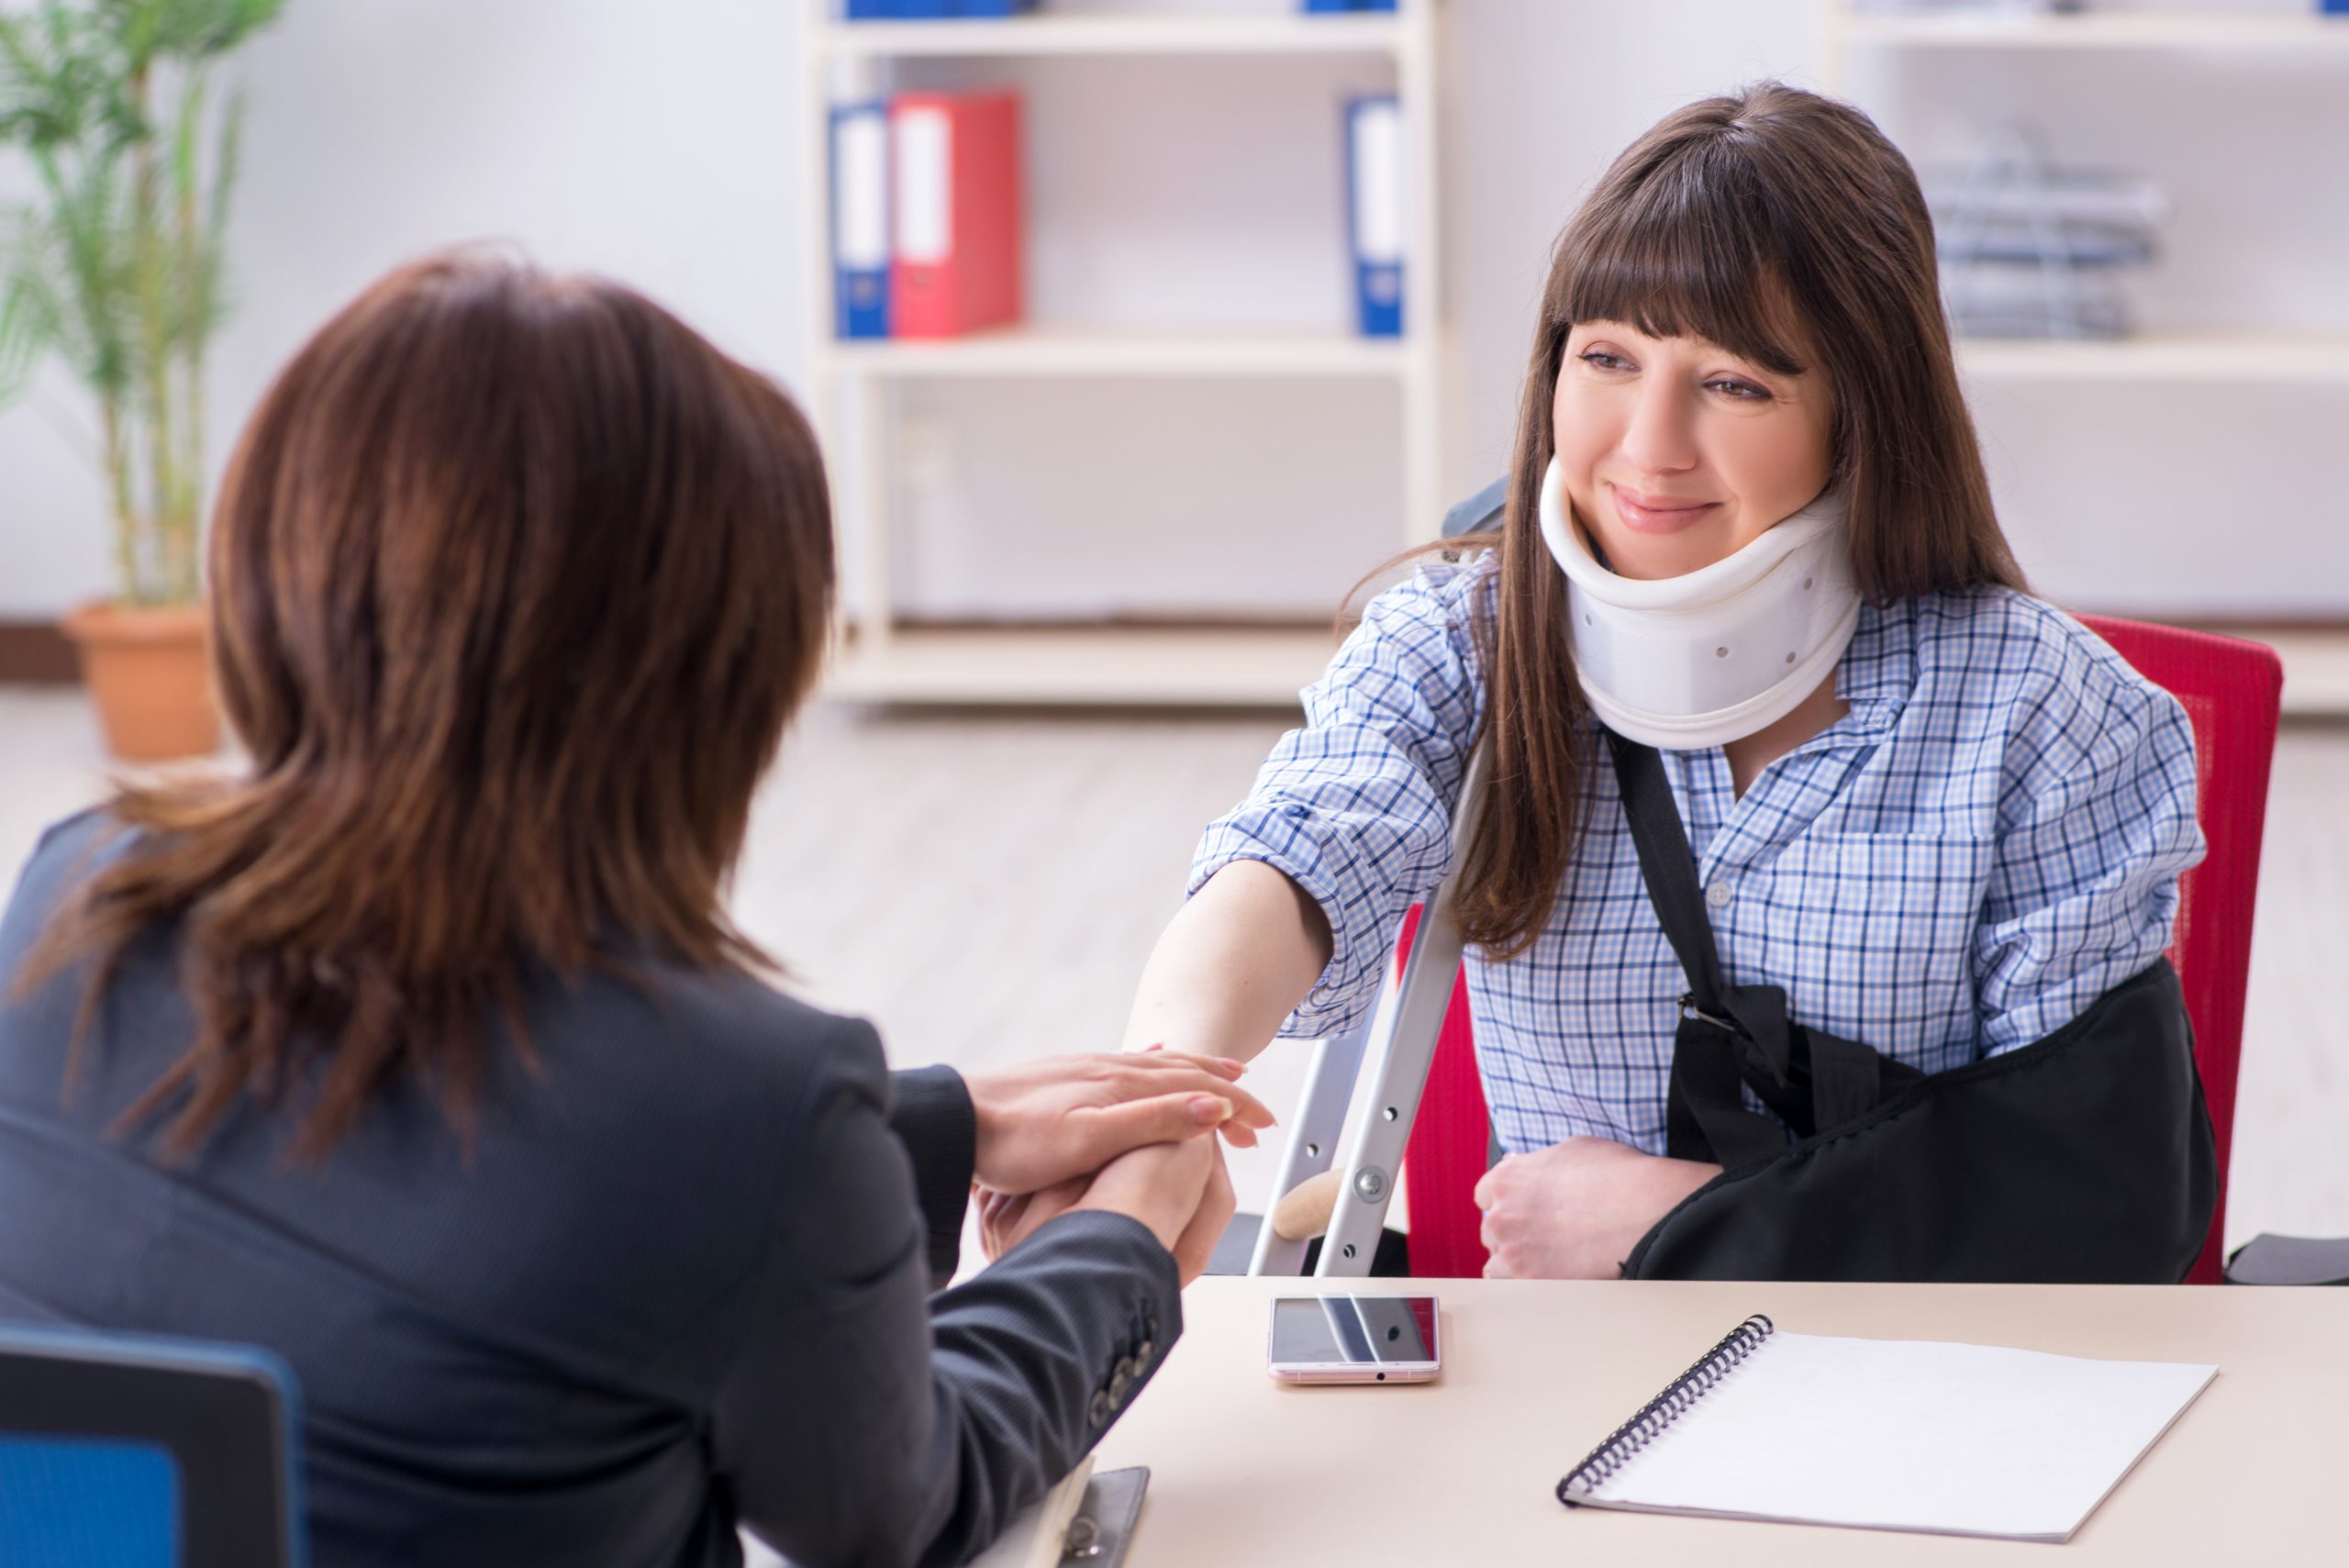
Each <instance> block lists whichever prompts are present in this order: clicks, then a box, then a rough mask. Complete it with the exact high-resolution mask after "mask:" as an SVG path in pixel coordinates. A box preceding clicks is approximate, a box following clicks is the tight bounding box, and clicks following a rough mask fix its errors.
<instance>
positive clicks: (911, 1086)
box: [889, 1067, 979, 1290]
mask: <svg viewBox="0 0 2349 1568" xmlns="http://www.w3.org/2000/svg"><path fill="white" fill-rule="evenodd" d="M889 1130H890V1131H891V1132H894V1133H896V1135H897V1141H898V1142H899V1143H902V1144H904V1145H905V1146H906V1154H907V1157H908V1158H909V1159H911V1160H912V1161H913V1162H914V1196H915V1197H916V1198H917V1199H918V1200H919V1202H920V1204H921V1217H922V1225H923V1228H924V1230H925V1231H926V1233H927V1235H928V1237H929V1241H928V1249H929V1257H930V1289H932V1290H942V1289H944V1288H945V1286H946V1282H947V1281H948V1280H951V1279H952V1278H953V1277H954V1269H955V1266H956V1265H957V1264H958V1263H959V1262H962V1256H963V1214H964V1213H965V1212H966V1211H967V1210H968V1209H969V1208H970V1207H971V1173H972V1171H973V1170H974V1168H975V1167H976V1165H977V1163H978V1151H979V1118H978V1113H977V1112H976V1111H975V1110H974V1108H973V1107H972V1105H971V1091H970V1089H969V1087H968V1086H966V1085H965V1084H963V1075H962V1074H961V1073H957V1072H955V1071H954V1069H952V1067H917V1068H912V1069H909V1070H908V1071H906V1072H903V1073H890V1074H889Z"/></svg>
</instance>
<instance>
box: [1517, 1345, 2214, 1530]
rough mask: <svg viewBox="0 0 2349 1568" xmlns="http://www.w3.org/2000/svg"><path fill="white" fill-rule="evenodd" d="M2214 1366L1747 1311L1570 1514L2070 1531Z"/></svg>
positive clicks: (1571, 1489) (1602, 1449)
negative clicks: (1889, 1334) (1862, 1330)
mask: <svg viewBox="0 0 2349 1568" xmlns="http://www.w3.org/2000/svg"><path fill="white" fill-rule="evenodd" d="M2218 1371H2219V1369H2218V1368H2217V1367H2215V1366H2190V1365H2186V1364H2183V1363H2180V1362H2122V1361H2089V1360H2086V1359H2083V1358H2081V1357H2078V1356H2057V1355H2048V1354H2046V1353H2044V1352H2043V1351H2018V1350H2009V1349H2007V1348H2005V1347H2003V1346H1998V1345H1963V1344H1945V1343H1938V1342H1929V1341H1923V1340H1843V1339H1830V1338H1825V1337H1821V1336H1819V1335H1812V1334H1787V1333H1781V1332H1779V1331H1778V1330H1777V1329H1776V1327H1775V1326H1774V1325H1773V1324H1772V1323H1771V1321H1770V1319H1769V1318H1764V1317H1760V1316H1755V1317H1753V1318H1747V1319H1746V1320H1745V1321H1744V1322H1743V1323H1742V1324H1740V1325H1739V1326H1738V1327H1737V1329H1735V1330H1734V1331H1732V1332H1731V1334H1730V1335H1729V1337H1728V1338H1727V1339H1724V1340H1721V1342H1720V1344H1718V1345H1716V1346H1714V1347H1713V1349H1712V1350H1711V1351H1709V1352H1708V1353H1707V1354H1706V1355H1705V1356H1704V1358H1703V1359H1702V1360H1700V1361H1698V1362H1697V1364H1696V1365H1694V1366H1692V1367H1690V1368H1689V1369H1688V1370H1687V1372H1685V1373H1682V1374H1681V1375H1680V1376H1679V1377H1677V1378H1675V1379H1674V1380H1673V1382H1672V1383H1671V1385H1669V1386H1668V1387H1666V1388H1665V1389H1664V1391H1663V1392H1662V1393H1661V1394H1658V1395H1657V1396H1655V1397H1654V1398H1653V1399H1652V1400H1650V1401H1649V1402H1648V1403H1647V1405H1646V1406H1644V1407H1642V1409H1641V1410H1640V1412H1639V1413H1638V1414H1637V1415H1635V1416H1633V1417H1632V1418H1631V1419H1630V1420H1628V1421H1626V1422H1624V1423H1623V1425H1622V1426H1620V1427H1619V1428H1617V1429H1616V1430H1615V1433H1614V1435H1613V1436H1611V1437H1609V1439H1608V1440H1606V1441H1605V1442H1603V1443H1601V1444H1599V1445H1598V1448H1597V1449H1596V1450H1594V1451H1592V1452H1591V1454H1590V1457H1589V1458H1587V1459H1586V1460H1584V1461H1583V1462H1581V1463H1580V1464H1578V1465H1576V1466H1575V1468H1574V1469H1573V1470H1572V1471H1571V1472H1570V1473H1568V1474H1567V1475H1566V1477H1565V1479H1564V1480H1562V1481H1560V1482H1559V1483H1558V1500H1559V1501H1560V1502H1562V1503H1564V1504H1565V1505H1566V1506H1567V1507H1598V1508H1628V1509H1631V1510H1633V1511H1635V1512H1640V1513H1653V1514H1698V1515H1702V1516H1705V1517H1707V1518H1736V1519H1769V1520H1776V1521H1779V1522H1784V1523H1791V1524H1821V1525H1846V1526H1852V1527H1855V1528H1859V1529H1897V1530H1921V1531H1927V1532H1931V1533H1934V1534H1943V1535H1978V1536H1998V1537H2005V1538H2009V1539H2012V1540H2047V1541H2062V1540H2070V1539H2071V1538H2072V1534H2073V1532H2074V1531H2076V1530H2077V1529H2079V1528H2080V1526H2081V1525H2082V1524H2083V1523H2085V1522H2086V1521H2087V1517H2088V1516H2089V1515H2090V1514H2092V1513H2094V1512H2095V1511H2096V1508H2097V1505H2098V1504H2099V1503H2101V1502H2103V1501H2104V1499H2105V1497H2106V1496H2109V1495H2110V1493H2111V1491H2112V1489H2113V1487H2115V1486H2116V1485H2120V1483H2121V1477H2122V1476H2124V1475H2126V1474H2128V1473H2129V1471H2130V1469H2131V1467H2132V1466H2133V1465H2134V1464H2135V1463H2136V1462H2138V1460H2140V1459H2142V1458H2143V1457H2144V1455H2145V1453H2146V1452H2147V1451H2149V1450H2151V1449H2152V1447H2153V1446H2154V1443H2155V1442H2156V1441H2158V1440H2160V1438H2161V1435H2162V1434H2163V1433H2164V1432H2165V1431H2167V1430H2168V1429H2170V1426H2171V1425H2172V1423H2174V1422H2175V1421H2176V1419H2177V1418H2178V1417H2179V1416H2180V1415H2181V1414H2183V1413H2184V1412H2185V1410H2186V1407H2188V1405H2191V1404H2193V1403H2194V1400H2195V1397H2196V1396H2198V1395H2199V1394H2200V1393H2201V1392H2202V1390H2203V1389H2205V1388H2206V1387H2208V1386H2210V1380H2211V1378H2213V1377H2215V1376H2217V1375H2218Z"/></svg>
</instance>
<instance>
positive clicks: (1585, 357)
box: [1575, 349, 1625, 371]
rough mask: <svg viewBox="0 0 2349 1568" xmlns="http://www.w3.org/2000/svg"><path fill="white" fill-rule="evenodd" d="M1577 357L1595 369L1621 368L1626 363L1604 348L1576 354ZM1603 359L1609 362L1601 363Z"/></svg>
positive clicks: (1609, 369)
mask: <svg viewBox="0 0 2349 1568" xmlns="http://www.w3.org/2000/svg"><path fill="white" fill-rule="evenodd" d="M1575 358H1577V359H1579V360H1581V361H1582V362H1583V363H1585V364H1586V365H1589V366H1591V367H1593V368H1594V369H1597V370H1603V371H1611V370H1620V369H1621V368H1622V367H1623V365H1624V363H1625V361H1623V360H1622V359H1620V358H1619V357H1618V356H1616V355H1614V354H1610V353H1609V352H1608V351H1607V350H1604V349H1593V350H1590V351H1589V352H1587V353H1584V354H1578V355H1576V356H1575ZM1601 360H1604V361H1607V362H1606V363H1605V364H1600V363H1599V361H1601Z"/></svg>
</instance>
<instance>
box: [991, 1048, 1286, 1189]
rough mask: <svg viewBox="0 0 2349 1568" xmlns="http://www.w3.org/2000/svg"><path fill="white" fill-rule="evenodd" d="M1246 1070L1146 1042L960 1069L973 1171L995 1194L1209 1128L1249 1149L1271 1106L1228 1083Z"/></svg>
mask: <svg viewBox="0 0 2349 1568" xmlns="http://www.w3.org/2000/svg"><path fill="white" fill-rule="evenodd" d="M1246 1071H1247V1068H1246V1067H1245V1066H1244V1065H1243V1064H1242V1063H1241V1062H1230V1061H1225V1060H1222V1059H1219V1058H1217V1057H1212V1056H1186V1055H1185V1054H1183V1053H1182V1052H1180V1051H1146V1052H1134V1053H1130V1054H1121V1055H1114V1056H1113V1055H1099V1056H1048V1057H1044V1058H1041V1059H1040V1060H1038V1061H1034V1062H1019V1063H1018V1064H1017V1065H1014V1066H1010V1067H1002V1068H996V1069H994V1070H993V1071H990V1072H985V1073H965V1074H964V1075H963V1083H964V1084H966V1085H967V1086H968V1087H969V1089H970V1091H971V1106H972V1108H973V1109H974V1111H976V1112H977V1114H978V1160H977V1164H976V1169H975V1171H974V1175H975V1177H976V1179H977V1181H978V1184H980V1185H981V1186H983V1187H990V1188H993V1189H994V1190H995V1191H996V1192H998V1193H1011V1194H1015V1195H1017V1194H1024V1193H1035V1192H1041V1191H1042V1190H1043V1189H1044V1188H1046V1187H1050V1186H1053V1185H1055V1184H1059V1183H1063V1182H1067V1181H1070V1180H1073V1179H1074V1178H1078V1177H1083V1176H1088V1175H1090V1174H1091V1173H1094V1172H1096V1171H1098V1170H1100V1169H1101V1168H1102V1167H1103V1166H1105V1165H1107V1164H1108V1163H1109V1162H1111V1161H1113V1160H1115V1159H1117V1158H1118V1157H1119V1155H1121V1154H1124V1153H1126V1152H1127V1151H1130V1150H1133V1149H1139V1148H1141V1147H1142V1146H1143V1145H1145V1144H1153V1143H1172V1142H1175V1141H1178V1140H1184V1139H1188V1138H1191V1137H1194V1136H1196V1135H1197V1134H1198V1133H1199V1132H1201V1131H1202V1130H1204V1129H1208V1128H1212V1127H1220V1128H1221V1129H1223V1136H1224V1137H1225V1138H1227V1139H1229V1140H1230V1141H1231V1143H1232V1146H1233V1147H1234V1148H1239V1149H1247V1148H1252V1147H1253V1146H1254V1144H1255V1142H1256V1132H1257V1129H1261V1128H1267V1127H1270V1126H1272V1125H1273V1113H1272V1112H1271V1111H1269V1110H1267V1109H1265V1108H1264V1104H1263V1102H1262V1101H1260V1100H1258V1099H1257V1098H1256V1096H1255V1095H1251V1094H1250V1093H1248V1092H1247V1091H1246V1090H1245V1089H1242V1088H1241V1087H1240V1086H1239V1085H1238V1083H1237V1082H1236V1081H1237V1080H1238V1078H1239V1077H1240V1075H1241V1073H1244V1072H1246Z"/></svg>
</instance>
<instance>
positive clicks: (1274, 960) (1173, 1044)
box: [1125, 860, 1330, 1062]
mask: <svg viewBox="0 0 2349 1568" xmlns="http://www.w3.org/2000/svg"><path fill="white" fill-rule="evenodd" d="M1329 962H1330V921H1329V917H1327V916H1325V915H1324V914H1323V913H1322V912H1321V906H1320V905H1319V904H1318V903H1316V902H1314V900H1313V897H1312V895H1310V894H1308V893H1307V892H1306V891H1305V890H1304V889H1303V888H1301V887H1299V886H1298V885H1297V884H1296V883H1294V882H1291V881H1290V880H1289V879H1288V877H1287V876H1286V874H1284V873H1281V872H1279V871H1277V870H1275V868H1274V867H1272V866H1270V865H1268V864H1266V863H1265V862H1263V861H1252V860H1239V861H1233V862H1231V863H1230V864H1229V865H1227V866H1225V867H1223V868H1222V869H1221V870H1220V871H1218V872H1217V873H1215V875H1213V876H1212V877H1210V878H1208V882H1207V884H1206V885H1205V886H1204V887H1201V888H1200V889H1199V890H1198V892H1197V893H1196V894H1194V895H1192V896H1191V899H1190V901H1189V902H1188V903H1186V904H1185V905H1184V906H1183V907H1182V909H1181V910H1180V911H1179V912H1178V913H1177V914H1176V915H1175V918H1174V919H1173V920H1172V921H1170V922H1169V923H1168V924H1167V927H1166V931H1165V934H1164V935H1163V936H1161V937H1160V938H1159V939H1158V946H1157V947H1156V948H1155V949H1153V950H1152V952H1151V955H1150V962H1149V963H1148V964H1147V965H1145V966H1144V967H1143V969H1142V973H1141V985H1140V986H1139V987H1138V988H1137V989H1136V991H1135V994H1134V1008H1133V1014H1132V1016H1131V1017H1130V1018H1128V1020H1127V1022H1126V1041H1125V1043H1126V1049H1127V1050H1129V1051H1140V1050H1143V1049H1145V1048H1147V1047H1150V1046H1153V1045H1156V1046H1163V1047H1165V1048H1166V1049H1167V1050H1169V1051H1188V1052H1190V1053H1191V1054H1193V1055H1195V1056H1229V1057H1231V1058H1233V1059H1235V1060H1237V1061H1241V1062H1246V1061H1249V1060H1250V1059H1252V1057H1254V1056H1255V1054H1256V1053H1257V1052H1258V1051H1262V1050H1264V1046H1265V1044H1266V1043H1267V1042H1268V1041H1270V1040H1272V1038H1273V1036H1274V1034H1275V1032H1276V1031H1277V1030H1278V1029H1280V1027H1281V1020H1282V1019H1284V1018H1287V1017H1288V1016H1289V1014H1290V1013H1291V1012H1292V1011H1294V1010H1295V1009H1296V1007H1297V1004H1298V1003H1299V1002H1302V1001H1304V1000H1305V995H1306V993H1307V992H1308V991H1310V990H1312V988H1313V983H1314V982H1315V981H1316V980H1317V979H1319V977H1320V974H1321V972H1322V970H1323V969H1324V968H1326V967H1327V966H1328V964H1329Z"/></svg>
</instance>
